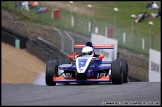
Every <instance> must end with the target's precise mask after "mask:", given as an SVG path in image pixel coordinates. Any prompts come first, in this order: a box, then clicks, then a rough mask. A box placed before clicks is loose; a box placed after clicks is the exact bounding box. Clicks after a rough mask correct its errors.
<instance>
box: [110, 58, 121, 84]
mask: <svg viewBox="0 0 162 107" xmlns="http://www.w3.org/2000/svg"><path fill="white" fill-rule="evenodd" d="M111 79H112V83H113V84H122V71H121V62H120V61H119V60H115V61H112V63H111Z"/></svg>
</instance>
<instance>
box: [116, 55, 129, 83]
mask: <svg viewBox="0 0 162 107" xmlns="http://www.w3.org/2000/svg"><path fill="white" fill-rule="evenodd" d="M118 60H119V61H121V64H122V74H123V83H127V82H128V63H127V61H126V59H124V58H120V59H118Z"/></svg>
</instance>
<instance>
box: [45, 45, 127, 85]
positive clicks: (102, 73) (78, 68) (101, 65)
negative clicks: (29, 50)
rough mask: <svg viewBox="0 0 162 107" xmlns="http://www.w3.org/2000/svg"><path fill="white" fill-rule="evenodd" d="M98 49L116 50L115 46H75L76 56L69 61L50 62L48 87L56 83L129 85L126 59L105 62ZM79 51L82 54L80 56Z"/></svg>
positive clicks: (48, 66)
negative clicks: (97, 51)
mask: <svg viewBox="0 0 162 107" xmlns="http://www.w3.org/2000/svg"><path fill="white" fill-rule="evenodd" d="M96 49H114V44H104V45H97V44H96V45H92V43H91V42H89V44H88V43H86V45H74V54H72V55H69V58H68V59H60V60H53V61H48V62H47V66H46V75H45V80H46V84H47V85H48V86H53V85H56V83H64V84H69V83H71V82H75V83H78V84H87V83H95V84H97V83H99V82H112V83H113V84H122V83H127V76H128V64H127V61H126V60H125V59H124V58H121V59H113V60H110V61H103V58H104V56H103V55H97V54H96V53H95V52H94V50H96ZM79 50H81V53H80V54H78V52H79Z"/></svg>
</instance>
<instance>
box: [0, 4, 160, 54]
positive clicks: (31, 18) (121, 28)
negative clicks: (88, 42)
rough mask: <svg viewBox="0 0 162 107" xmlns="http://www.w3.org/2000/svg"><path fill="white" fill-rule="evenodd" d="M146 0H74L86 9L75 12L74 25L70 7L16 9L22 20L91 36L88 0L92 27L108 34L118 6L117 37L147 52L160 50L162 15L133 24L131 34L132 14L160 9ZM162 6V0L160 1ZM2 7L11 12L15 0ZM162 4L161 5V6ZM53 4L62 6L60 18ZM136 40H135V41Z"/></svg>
mask: <svg viewBox="0 0 162 107" xmlns="http://www.w3.org/2000/svg"><path fill="white" fill-rule="evenodd" d="M146 3H148V2H147V1H129V2H128V1H111V2H110V1H93V2H92V1H84V2H83V1H82V2H81V1H78V2H74V5H75V7H77V8H79V9H80V10H83V11H84V12H83V13H81V12H78V11H77V12H76V11H75V12H73V13H72V14H73V15H74V17H75V27H71V25H70V12H69V9H65V8H61V7H58V6H53V7H49V12H48V13H41V14H36V13H35V10H34V9H30V12H25V11H22V10H21V9H20V8H18V9H17V15H18V16H19V19H20V20H23V21H28V22H32V23H37V24H44V25H49V26H57V27H59V28H64V29H66V30H70V31H73V32H75V33H79V34H84V35H87V36H89V35H90V34H91V33H89V32H88V31H87V29H88V24H87V23H88V12H87V7H86V6H87V4H92V6H93V7H92V9H89V11H90V19H91V21H92V31H93V32H94V29H95V27H96V26H98V27H99V34H102V35H104V34H105V27H113V25H114V14H115V13H114V11H113V8H114V7H117V8H118V9H119V11H118V12H117V13H116V24H115V35H114V38H116V39H118V40H119V45H120V46H121V47H124V48H127V49H130V50H134V51H137V52H140V53H143V54H145V55H147V56H148V52H149V48H150V47H151V46H152V43H153V46H152V48H153V49H156V50H159V51H161V47H160V46H161V19H160V18H150V19H145V20H144V21H143V22H140V23H135V24H134V33H133V34H132V28H131V27H132V18H131V14H135V15H138V14H139V13H140V12H144V11H147V13H157V10H152V9H147V8H146ZM157 3H158V5H159V6H160V5H161V4H160V1H158V2H157ZM62 4H64V5H68V2H62ZM1 5H2V8H3V9H7V10H9V11H11V12H13V13H14V12H15V11H14V2H13V1H12V2H5V1H4V2H2V4H1ZM160 7H161V6H160ZM54 8H58V9H60V15H61V17H60V19H52V18H51V11H52V9H54ZM149 21H153V22H154V25H153V26H152V29H151V32H152V33H151V34H152V37H153V39H151V37H150V28H149V27H150V26H149V25H148V22H149ZM123 32H126V34H127V43H126V44H123V43H122V34H123ZM142 38H145V44H146V45H145V48H146V49H145V50H142V49H141V39H142ZM135 40H136V41H135Z"/></svg>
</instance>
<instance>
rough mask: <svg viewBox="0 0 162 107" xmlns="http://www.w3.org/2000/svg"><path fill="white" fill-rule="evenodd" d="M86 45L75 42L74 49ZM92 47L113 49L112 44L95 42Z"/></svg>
mask: <svg viewBox="0 0 162 107" xmlns="http://www.w3.org/2000/svg"><path fill="white" fill-rule="evenodd" d="M85 46H86V45H80V44H75V45H74V49H82V48H83V47H85ZM93 48H94V49H114V44H96V45H93Z"/></svg>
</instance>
